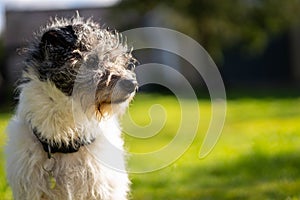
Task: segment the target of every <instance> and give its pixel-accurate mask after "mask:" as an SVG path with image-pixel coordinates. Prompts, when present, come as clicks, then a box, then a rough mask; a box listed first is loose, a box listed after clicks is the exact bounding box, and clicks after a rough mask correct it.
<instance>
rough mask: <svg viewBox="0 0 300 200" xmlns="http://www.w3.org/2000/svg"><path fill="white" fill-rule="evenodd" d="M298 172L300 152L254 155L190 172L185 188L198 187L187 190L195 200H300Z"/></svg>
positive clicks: (195, 168)
mask: <svg viewBox="0 0 300 200" xmlns="http://www.w3.org/2000/svg"><path fill="white" fill-rule="evenodd" d="M299 169H300V152H291V153H281V154H275V155H271V156H269V155H265V154H263V153H253V154H250V155H246V156H244V157H241V158H239V159H237V160H235V161H232V162H229V161H228V163H227V162H226V163H223V164H222V163H218V164H216V165H215V166H212V167H210V168H208V169H207V168H206V169H203V168H202V167H194V169H189V171H190V172H189V176H187V177H185V178H184V180H183V182H182V185H185V184H186V185H188V184H190V185H193V186H194V187H195V188H186V189H187V190H190V192H191V193H195V195H193V196H195V199H287V198H288V197H290V198H291V197H300V191H299V188H300V170H299ZM193 181H194V183H191V182H193ZM178 195H180V196H181V194H178ZM196 197H197V198H196ZM182 199H184V197H183V196H182ZM192 199H194V198H192Z"/></svg>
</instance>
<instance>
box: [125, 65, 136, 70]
mask: <svg viewBox="0 0 300 200" xmlns="http://www.w3.org/2000/svg"><path fill="white" fill-rule="evenodd" d="M134 68H135V64H134V63H129V64H128V65H127V69H128V70H131V71H132V70H134Z"/></svg>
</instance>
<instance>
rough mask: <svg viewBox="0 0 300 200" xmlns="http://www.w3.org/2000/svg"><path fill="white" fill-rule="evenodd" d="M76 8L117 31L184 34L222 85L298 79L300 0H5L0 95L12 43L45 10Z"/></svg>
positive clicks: (291, 83) (14, 58)
mask: <svg viewBox="0 0 300 200" xmlns="http://www.w3.org/2000/svg"><path fill="white" fill-rule="evenodd" d="M75 10H79V11H80V15H82V16H83V17H91V16H93V19H94V20H96V21H99V22H100V23H101V24H103V26H110V27H111V28H117V29H118V30H119V31H124V30H128V29H132V28H137V27H144V26H158V27H166V28H170V29H173V30H177V31H180V32H182V33H184V34H187V35H188V36H190V37H192V38H193V39H195V40H196V41H198V42H199V43H200V44H201V45H202V46H203V47H204V48H205V49H206V50H207V51H208V52H209V54H210V55H211V56H212V58H213V60H214V61H215V62H216V64H217V66H218V67H219V70H220V72H221V74H222V77H223V80H224V83H225V85H226V87H227V90H230V89H232V88H240V89H241V88H245V87H246V88H250V89H251V88H252V89H253V88H255V89H259V88H268V89H270V88H271V89H272V88H276V89H278V88H280V89H286V88H290V89H291V88H295V87H298V86H299V85H300V57H299V56H298V52H299V51H300V49H299V48H300V28H299V27H300V23H299V20H298V19H299V15H300V14H299V13H300V12H299V10H300V5H299V1H298V0H288V1H279V0H227V1H219V0H211V1H204V0H203V1H202V0H188V1H181V0H173V1H164V0H151V1H150V0H149V1H148V0H145V1H138V0H88V1H79V0H62V1H59V2H55V3H53V2H52V1H50V0H46V1H35V0H10V1H8V0H4V1H3V0H2V1H1V2H0V64H1V65H0V69H1V70H0V71H1V73H0V97H1V100H0V102H2V103H3V102H5V101H9V100H10V94H11V91H12V85H13V83H14V82H15V81H16V79H17V78H18V77H19V75H20V69H21V68H22V63H21V62H20V59H21V58H20V57H19V56H18V55H17V49H18V48H21V47H23V46H24V45H26V41H28V40H30V39H31V37H32V33H33V32H34V31H37V30H38V29H39V27H40V26H42V25H45V23H46V22H47V21H48V20H49V18H50V17H53V16H58V17H62V16H66V17H71V16H74V14H75ZM136 54H137V57H138V58H139V59H140V62H141V63H147V62H150V61H151V62H153V61H156V62H162V63H164V64H167V65H169V66H172V67H173V68H175V69H177V70H179V71H180V72H181V73H183V74H184V75H186V76H187V77H188V80H190V82H191V83H192V84H193V86H195V87H196V88H197V87H200V85H201V84H199V81H200V80H199V79H201V77H199V76H198V75H197V73H195V72H194V71H193V69H192V67H186V66H185V65H187V63H184V61H182V60H180V58H178V56H174V55H168V54H167V52H159V51H155V50H151V49H150V50H148V51H147V50H144V52H137V53H136ZM162 54H164V55H163V56H162ZM145 55H146V56H145ZM197 89H199V88H197Z"/></svg>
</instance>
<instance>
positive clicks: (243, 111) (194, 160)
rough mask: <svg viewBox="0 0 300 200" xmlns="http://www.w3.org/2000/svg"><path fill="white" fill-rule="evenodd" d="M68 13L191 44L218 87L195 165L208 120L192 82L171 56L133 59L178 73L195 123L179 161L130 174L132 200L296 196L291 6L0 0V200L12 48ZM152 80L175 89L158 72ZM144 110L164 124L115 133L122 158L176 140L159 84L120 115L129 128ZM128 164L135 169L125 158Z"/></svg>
mask: <svg viewBox="0 0 300 200" xmlns="http://www.w3.org/2000/svg"><path fill="white" fill-rule="evenodd" d="M76 10H78V11H79V13H80V15H81V16H83V17H91V16H93V19H94V20H95V21H98V22H99V23H100V24H102V25H103V27H110V28H116V29H117V30H119V31H120V32H122V31H125V30H129V29H133V28H138V27H148V26H156V27H165V28H169V29H173V30H177V31H179V32H182V33H184V34H186V35H188V36H190V37H192V38H193V39H195V40H196V41H197V42H199V44H201V45H202V46H203V47H204V48H205V49H206V50H207V52H208V53H209V54H210V56H211V57H212V58H213V60H214V61H215V63H216V65H217V66H218V68H219V71H220V73H221V75H222V78H223V81H224V84H225V87H226V92H227V99H228V100H227V103H228V104H227V106H228V110H227V119H226V123H225V125H224V129H223V132H222V136H221V138H220V140H219V141H218V143H217V145H216V147H215V148H214V150H213V151H212V152H211V153H210V154H209V156H208V157H206V158H205V159H201V160H200V159H199V157H198V154H199V149H200V147H201V144H202V142H203V138H204V136H205V133H206V131H207V128H208V126H209V122H210V117H211V103H210V99H209V94H208V92H207V89H206V86H205V83H204V82H203V80H202V78H201V75H200V74H198V73H197V72H196V71H195V70H194V69H193V67H192V66H190V64H189V63H188V62H187V61H186V60H184V59H182V58H180V57H178V56H177V55H174V54H172V53H169V52H164V51H161V50H155V49H143V50H139V51H134V52H133V53H134V54H135V56H136V57H137V58H138V60H139V61H140V63H141V64H143V63H150V62H156V63H162V64H165V65H168V66H171V67H173V68H174V69H176V70H177V71H178V72H180V73H181V74H183V75H184V76H185V77H186V78H187V79H188V80H189V81H190V83H191V84H192V86H193V88H194V90H195V92H196V94H197V97H198V103H199V108H200V111H201V120H200V123H199V130H198V134H197V137H196V138H195V140H194V142H193V144H192V145H191V146H190V148H189V149H188V150H187V151H186V152H185V153H184V154H183V155H182V157H181V158H180V159H179V160H177V161H176V162H175V163H173V164H171V165H169V166H168V167H166V168H164V169H161V170H158V171H155V172H151V173H145V174H131V175H130V176H131V179H132V183H133V184H132V194H131V195H130V196H131V198H132V199H141V200H144V199H145V200H146V199H300V91H299V89H300V88H299V86H300V54H299V52H300V20H299V19H300V1H299V0H285V1H282V0H226V1H221V0H210V1H207V0H184V1H182V0H173V1H171V0H170V1H167V0H143V1H140V0H87V1H79V0H60V1H55V2H54V1H51V0H44V1H35V0H2V1H0V31H1V32H0V111H1V113H0V147H1V149H0V163H1V165H0V175H1V177H0V199H5V200H6V199H7V200H8V199H12V196H11V192H10V189H9V186H8V185H7V182H6V180H5V172H4V171H5V170H4V166H5V162H4V160H5V159H4V153H3V149H4V146H5V141H6V134H5V127H6V125H7V123H8V120H9V118H10V117H11V116H12V113H13V108H14V98H13V97H14V92H13V89H14V83H15V81H16V80H17V79H18V77H19V76H20V72H21V69H22V62H21V57H20V56H18V50H17V49H18V48H21V47H23V46H24V45H26V43H27V41H28V40H30V38H32V33H33V32H34V31H36V30H38V29H39V27H40V26H42V25H45V23H47V21H48V20H49V18H50V17H55V16H58V17H72V16H74V15H75V11H76ZM175 42H176V41H175ZM132 45H133V46H134V44H132ZM153 76H157V74H154V75H153ZM159 76H161V77H164V78H165V79H168V81H169V82H170V83H172V84H177V85H180V83H178V81H177V79H176V78H172V77H169V76H168V74H166V73H164V72H163V71H162V72H161V74H159ZM187 101H188V99H187ZM154 104H160V105H162V106H163V108H164V109H165V112H166V113H167V115H166V116H167V118H166V123H165V125H164V127H163V128H162V129H161V130H160V132H159V133H157V135H156V136H155V137H152V138H148V139H147V140H140V139H139V138H133V137H130V136H125V140H126V145H127V148H128V149H129V151H130V152H139V153H141V152H149V151H155V150H157V149H159V148H162V147H163V146H165V145H167V144H168V143H169V142H170V141H171V140H172V138H173V137H174V136H175V135H176V129H177V128H178V124H180V115H181V112H180V105H179V104H178V101H177V100H176V98H175V97H174V95H172V94H171V92H170V91H169V90H168V89H167V88H165V87H161V86H158V85H147V86H143V87H141V88H140V93H138V95H137V97H136V99H135V101H134V103H133V105H132V106H131V107H130V109H129V114H130V115H131V117H132V119H133V120H134V121H135V123H137V124H139V125H141V126H143V125H147V124H149V123H151V121H153V119H152V118H157V116H155V115H148V112H149V109H150V108H151V106H152V105H154ZM157 115H159V113H158V114H157ZM124 123H125V124H124V126H125V127H126V122H124ZM188 131H189V130H188V129H187V132H188ZM141 134H142V133H141ZM160 159H162V160H163V159H164V158H160ZM131 164H132V165H139V163H130V160H129V165H131ZM143 164H145V163H143Z"/></svg>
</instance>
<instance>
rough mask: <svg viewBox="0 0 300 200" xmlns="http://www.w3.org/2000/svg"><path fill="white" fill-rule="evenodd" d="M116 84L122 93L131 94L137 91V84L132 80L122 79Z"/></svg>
mask: <svg viewBox="0 0 300 200" xmlns="http://www.w3.org/2000/svg"><path fill="white" fill-rule="evenodd" d="M118 84H119V86H120V87H121V88H122V90H123V91H126V92H128V93H132V92H134V91H135V90H136V89H137V82H136V80H133V79H122V80H120V81H119V83H118Z"/></svg>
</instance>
